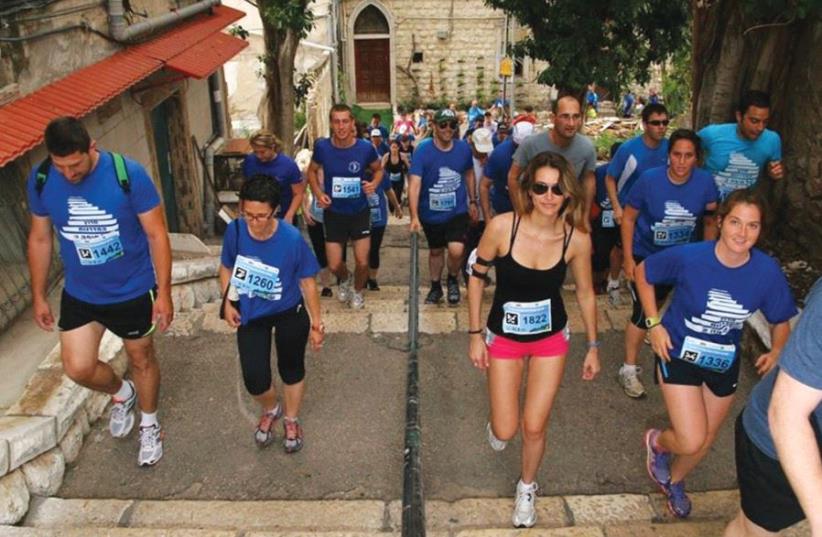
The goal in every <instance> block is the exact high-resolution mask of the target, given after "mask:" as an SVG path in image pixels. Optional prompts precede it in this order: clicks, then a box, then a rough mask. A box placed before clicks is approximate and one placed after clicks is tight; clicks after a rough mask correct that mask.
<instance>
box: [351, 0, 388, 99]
mask: <svg viewBox="0 0 822 537" xmlns="http://www.w3.org/2000/svg"><path fill="white" fill-rule="evenodd" d="M354 76H355V80H356V89H357V102H360V103H369V102H370V103H374V102H383V103H385V102H389V101H390V100H391V39H390V29H389V27H388V21H387V20H385V16H384V15H383V14H382V12H380V10H379V9H377V8H376V7H374V6H368V7H366V8H365V9H363V10H362V11H361V12H360V14H359V15H358V16H357V20H356V21H355V22H354Z"/></svg>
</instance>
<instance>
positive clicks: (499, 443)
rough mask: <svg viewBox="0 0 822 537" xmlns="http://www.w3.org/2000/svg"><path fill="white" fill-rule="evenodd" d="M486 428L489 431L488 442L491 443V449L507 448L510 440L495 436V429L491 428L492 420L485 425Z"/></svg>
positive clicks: (500, 449)
mask: <svg viewBox="0 0 822 537" xmlns="http://www.w3.org/2000/svg"><path fill="white" fill-rule="evenodd" d="M485 430H486V431H488V443H489V444H491V449H493V450H494V451H502V450H503V449H505V446H507V445H508V442H506V441H505V440H500V439H499V438H497V437H496V436H494V430H493V429H491V423H490V422H488V424H487V425H486V426H485Z"/></svg>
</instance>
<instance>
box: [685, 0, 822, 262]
mask: <svg viewBox="0 0 822 537" xmlns="http://www.w3.org/2000/svg"><path fill="white" fill-rule="evenodd" d="M699 3H700V4H702V3H703V2H699ZM740 4H741V2H740V1H739V0H721V1H716V2H713V3H712V5H710V7H695V12H694V41H693V46H694V73H693V75H694V102H693V124H694V126H695V128H697V129H699V128H702V127H703V126H705V125H707V124H708V123H724V122H729V121H735V117H734V111H735V108H736V104H737V102H738V99H739V96H740V95H741V94H742V93H743V92H744V91H746V90H748V89H758V90H762V91H766V92H768V93H770V96H771V121H770V125H769V127H770V128H771V129H773V130H775V131H777V132H778V133H779V134H780V135H781V137H782V155H783V163H784V165H785V168H786V174H785V177H784V179H783V180H781V181H779V182H774V181H772V180H770V179H769V178H767V177H764V176H763V178H762V179H761V183H762V190H763V192H764V193H765V195H766V197H767V198H768V199H769V201H770V202H771V205H772V211H773V214H772V215H771V216H772V223H773V224H774V227H775V229H774V230H773V231H772V232H771V233H770V234H769V239H771V240H772V241H777V243H781V244H790V245H792V246H795V247H797V248H798V249H799V250H800V251H802V252H803V254H805V255H806V256H807V257H806V260H807V261H809V262H811V263H812V264H814V265H815V266H817V267H819V266H820V265H822V249H820V248H819V247H818V245H819V244H822V137H821V136H820V134H819V126H820V125H822V117H820V116H822V60H820V55H819V54H818V51H819V50H820V47H822V23H820V21H819V20H818V19H816V18H814V17H809V18H807V19H804V20H799V21H791V22H790V23H788V24H773V25H763V26H759V27H755V26H756V25H755V23H754V22H752V21H750V20H748V19H747V17H746V16H745V15H744V13H743V12H742V10H741V6H740Z"/></svg>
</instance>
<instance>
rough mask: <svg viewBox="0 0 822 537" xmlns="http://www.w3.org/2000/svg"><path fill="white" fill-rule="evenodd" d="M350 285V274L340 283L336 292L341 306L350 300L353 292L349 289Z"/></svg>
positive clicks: (351, 280)
mask: <svg viewBox="0 0 822 537" xmlns="http://www.w3.org/2000/svg"><path fill="white" fill-rule="evenodd" d="M352 284H353V278H352V276H351V275H350V274H349V275H348V278H346V279H345V280H343V281H341V282H340V286H339V287H340V288H339V289H338V290H337V299H338V300H339V301H340V302H342V303H343V304H345V303H346V302H348V301H349V300H351V293H353V292H354V290H353V289H351V285H352Z"/></svg>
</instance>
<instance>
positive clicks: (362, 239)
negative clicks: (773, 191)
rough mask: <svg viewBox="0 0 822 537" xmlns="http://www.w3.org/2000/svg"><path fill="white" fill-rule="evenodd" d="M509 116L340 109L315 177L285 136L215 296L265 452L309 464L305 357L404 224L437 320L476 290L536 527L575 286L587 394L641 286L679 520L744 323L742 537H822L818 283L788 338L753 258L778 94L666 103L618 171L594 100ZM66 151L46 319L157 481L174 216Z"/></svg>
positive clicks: (252, 185) (653, 452) (50, 204)
mask: <svg viewBox="0 0 822 537" xmlns="http://www.w3.org/2000/svg"><path fill="white" fill-rule="evenodd" d="M503 110H504V103H494V106H493V107H492V109H491V110H489V111H485V110H483V109H482V108H480V106H479V103H476V102H474V103H472V106H471V107H470V108H469V109H468V110H467V114H466V113H465V112H460V111H457V110H455V109H454V108H444V109H441V110H438V111H435V112H430V113H423V114H421V115H420V117H419V118H418V119H414V118H413V117H412V116H411V115H409V114H407V113H400V114H398V116H397V118H396V120H395V121H394V124H393V125H391V126H390V128H389V127H387V126H385V125H383V124H382V122H381V117H380V116H379V114H374V116H373V117H372V119H371V123H370V124H360V125H358V123H357V122H356V120H355V117H354V114H353V113H352V110H351V109H350V108H349V107H348V106H347V105H343V104H338V105H335V106H333V107H332V108H331V111H330V126H331V133H330V136H329V137H328V138H323V139H320V140H318V141H317V142H316V143H315V145H314V148H313V152H312V156H311V161H310V164H309V165H308V167H307V169H306V170H305V173H304V174H303V173H301V171H300V169H299V168H298V167H297V165H296V164H295V162H294V161H293V160H292V159H291V158H290V157H289V156H288V155H285V154H283V153H282V152H281V143H280V141H279V140H278V139H277V137H276V136H274V135H273V134H272V133H270V132H266V131H261V132H258V133H255V134H254V135H253V136H252V137H251V138H250V140H249V141H250V144H251V147H252V150H253V152H252V153H251V154H249V155H248V156H247V157H246V160H245V162H244V165H243V172H244V175H245V176H246V180H245V182H244V183H243V185H242V188H241V189H240V192H239V199H240V203H239V209H240V217H239V218H237V219H236V220H234V221H233V222H231V223H230V224H229V225H228V228H227V229H226V231H225V235H224V239H223V248H222V255H221V265H220V271H219V277H220V283H221V285H222V288H223V289H224V298H223V304H222V306H221V310H220V313H221V317H222V318H223V319H224V320H225V322H226V323H228V324H229V325H230V326H231V327H234V328H236V334H237V335H236V337H237V347H238V351H239V357H240V364H241V369H242V376H243V380H244V383H245V386H246V389H247V390H248V392H249V393H250V394H251V395H252V396H253V397H254V399H255V400H256V401H257V402H258V403H259V405H260V420H259V423H258V425H257V427H256V429H255V431H254V439H255V441H256V442H257V444H258V445H260V446H261V447H263V446H267V445H269V444H270V443H271V442H272V441H273V439H274V436H275V426H276V424H277V422H278V421H280V420H282V424H283V446H284V449H285V451H286V452H288V453H293V452H296V451H299V450H300V449H301V448H302V447H303V442H304V437H303V429H302V424H301V422H300V418H299V413H300V405H301V402H302V398H303V394H304V390H305V351H306V347H307V346H308V345H310V346H311V347H312V348H313V349H315V350H317V349H320V348H321V347H322V346H323V343H324V339H325V329H324V325H323V322H322V318H321V307H320V303H321V297H333V296H334V295H336V298H337V299H338V300H339V301H341V302H343V303H346V304H348V305H349V306H350V307H351V308H353V309H361V308H367V307H368V306H367V303H366V302H367V301H366V297H367V296H368V294H369V293H373V292H378V291H379V289H380V286H379V281H378V277H379V274H378V270H379V268H380V247H381V243H382V238H383V235H384V232H385V228H386V225H387V223H388V220H389V212H391V213H393V214H394V216H395V217H396V218H400V219H403V218H405V217H406V215H407V217H408V226H409V228H410V230H411V231H412V232H421V233H422V234H424V236H425V239H426V241H427V244H428V268H429V270H428V274H429V283H428V284H427V285H426V287H427V293H426V296H425V302H426V303H428V304H440V303H443V302H446V303H447V304H448V305H450V306H454V305H458V304H459V303H460V302H461V301H462V299H463V290H462V287H463V286H467V292H466V296H467V302H468V312H469V324H470V326H469V330H468V337H469V348H468V356H469V359H470V360H471V362H472V364H473V365H474V366H475V367H476V368H477V369H478V370H480V371H482V372H483V373H484V374H485V375H486V378H487V388H488V399H489V416H488V424H487V427H486V430H485V433H484V434H485V435H486V436H487V439H488V442H489V444H490V446H491V448H493V449H494V450H497V451H499V450H502V449H505V447H506V444H507V442H508V441H509V440H511V439H512V438H513V437H514V436H515V435H516V434H517V433H520V434H521V440H522V448H521V449H522V452H521V467H520V470H519V476H520V478H519V481H518V483H517V486H516V492H515V502H514V510H513V515H512V522H513V524H514V526H516V527H530V526H533V525H534V524H535V523H536V507H535V502H536V497H537V491H538V485H537V483H536V477H537V474H538V471H539V467H540V464H541V463H542V460H543V455H544V451H545V445H546V431H547V429H548V425H549V420H550V416H551V410H552V407H553V404H554V402H555V399H556V395H557V392H558V390H559V386H560V381H561V379H562V374H563V370H564V367H565V361H566V357H567V354H568V350H569V341H570V333H569V330H568V316H567V313H566V311H565V306H564V303H563V300H564V298H563V293H562V290H563V286H564V285H566V284H567V280H568V281H573V283H574V289H575V294H576V299H577V301H578V302H579V305H580V310H581V313H582V319H583V322H584V325H585V344H584V347H585V349H586V350H585V357H584V361H583V367H582V372H581V378H582V380H584V381H590V380H592V379H594V378H595V377H596V376H597V375H598V373H599V372H600V370H601V368H602V364H601V357H600V353H599V348H600V341H599V338H598V333H597V326H596V318H597V312H596V309H597V301H596V295H597V294H607V295H608V297H609V299H610V300H611V301H612V302H619V301H620V300H621V294H620V293H619V289H620V287H621V279H623V278H624V280H626V281H627V283H628V286H629V288H630V296H631V300H632V302H633V312H632V315H631V318H630V321H629V322H628V324H627V326H626V329H625V354H624V360H623V363H622V364H621V365H620V366H619V368H618V371H617V370H616V368H615V370H614V376H615V377H616V378H617V379H618V382H619V383H620V385H621V386H622V389H623V390H624V392H625V394H626V395H627V396H629V397H632V398H641V397H643V396H644V395H645V393H646V389H645V386H644V384H643V382H642V378H641V366H640V365H639V362H640V358H639V357H640V350H641V348H642V345H643V339H645V340H646V343H648V344H649V345H650V347H651V348H652V350H653V354H654V362H653V366H652V369H653V375H652V376H653V379H654V381H655V382H656V383H657V384H658V385H659V389H660V390H661V393H662V397H663V400H664V402H665V406H666V409H667V412H668V417H669V422H670V426H669V427H668V428H667V429H665V430H657V429H651V430H648V431H647V432H646V433H645V437H644V442H645V447H646V455H647V456H646V461H647V463H646V466H647V471H648V474H649V476H650V477H651V479H652V480H653V481H654V482H655V483H656V485H658V486H659V488H660V489H661V491H662V492H663V494H664V495H665V496H666V500H667V505H668V508H669V510H670V511H671V513H672V514H673V515H674V516H676V517H679V518H685V517H688V516H689V514H690V512H691V501H690V499H689V498H688V495H687V493H686V490H685V478H686V477H687V475H688V474H689V473H690V472H691V471H692V470H693V469H694V468H695V467H696V466H697V465H698V464H699V462H700V461H701V460H702V459H703V458H704V457H706V456H708V454H709V452H710V449H711V446H712V444H713V442H714V440H715V439H716V436H717V433H718V432H719V430H720V429H721V428H722V426H723V424H724V422H725V421H726V418H727V416H728V413H729V411H730V408H731V403H732V401H733V399H734V394H735V391H736V387H737V381H738V377H739V372H740V361H741V357H740V353H739V346H740V338H741V334H742V328H743V324H744V322H745V320H746V319H747V318H748V317H750V316H751V315H752V314H753V313H754V312H756V311H757V310H759V311H761V312H762V313H763V314H764V316H765V318H766V319H767V321H768V322H769V323H770V325H771V349H770V350H769V351H768V352H767V353H765V354H763V355H762V356H759V357H755V359H754V364H755V367H756V370H757V372H758V373H759V375H761V376H763V379H762V380H761V381H760V382H759V383H758V384H757V386H756V387H755V389H754V391H753V393H752V395H751V398H750V400H749V403H748V405H747V406H746V408H745V410H744V411H743V412H742V413H741V414H740V417H739V418H738V419H737V422H736V462H737V471H738V477H739V485H740V493H741V504H742V505H741V510H740V513H739V515H738V517H737V518H736V519H734V520H733V521H732V522H731V523H730V524H729V525H728V527H727V529H726V532H725V535H727V536H737V535H768V534H772V532H778V531H779V530H781V529H783V528H785V527H787V526H790V525H792V524H793V523H795V522H797V521H799V520H801V519H803V518H805V517H806V516H807V517H808V518H809V520H810V523H811V528H812V531H813V535H814V536H819V535H822V462H820V452H819V451H820V450H819V447H820V446H822V434H820V431H822V406H820V403H821V402H822V337H820V335H819V330H818V329H816V328H817V327H818V326H819V322H820V321H822V283H819V282H818V283H817V285H816V286H814V288H813V289H812V290H811V293H810V295H809V296H808V298H807V301H806V309H805V311H804V313H803V316H802V318H801V320H800V321H799V323H798V325H797V327H796V329H795V330H794V333H793V334H792V335H791V329H790V324H789V321H790V319H791V318H792V317H794V316H795V315H796V313H797V308H796V306H795V302H794V297H793V296H792V294H791V291H790V289H789V287H788V285H787V281H786V278H785V276H784V274H783V273H782V271H781V268H780V266H779V263H778V262H777V261H776V260H775V259H773V258H771V257H770V256H768V255H767V254H765V253H764V252H763V251H761V250H759V249H757V248H756V244H757V241H758V240H759V238H760V237H761V236H762V233H763V232H764V230H765V229H766V226H767V225H768V222H769V216H770V215H769V213H768V207H767V203H765V202H764V201H763V199H762V196H761V194H760V191H761V188H758V186H757V183H758V182H759V181H760V180H764V179H761V177H760V176H767V177H769V178H770V180H780V179H782V178H783V176H784V174H785V172H784V169H783V166H782V164H781V159H782V155H781V145H780V139H779V136H778V135H777V134H776V133H775V132H773V131H771V130H768V129H767V128H766V127H767V123H768V118H769V115H770V103H769V100H768V96H767V95H766V94H764V93H762V92H758V91H749V92H747V93H745V94H744V95H743V96H741V98H740V101H739V106H738V109H737V112H736V122H733V123H727V124H721V125H709V126H707V127H705V128H703V129H702V130H700V131H699V132H694V131H692V130H689V129H675V130H673V132H671V133H670V136H668V131H669V121H670V118H669V114H668V111H667V110H666V108H665V106H664V105H662V104H661V103H659V102H656V103H651V104H648V105H647V106H645V107H644V108H643V109H642V112H641V123H642V132H641V134H640V135H639V136H637V137H636V138H633V139H631V140H628V141H627V142H625V143H623V144H622V145H620V146H618V147H614V148H612V151H611V156H612V158H611V160H610V162H608V163H605V164H602V165H600V166H597V157H596V153H595V149H594V144H593V143H592V141H591V140H590V139H589V138H588V137H586V136H584V135H583V134H581V133H580V129H581V126H582V122H583V117H584V116H583V113H584V107H583V103H582V102H581V100H580V99H579V98H578V97H577V96H574V95H560V96H559V98H558V99H556V100H555V101H554V102H553V103H552V107H551V113H552V123H551V125H550V127H549V128H547V129H546V130H539V129H537V128H536V127H537V125H536V123H537V118H536V116H535V115H534V113H533V109H531V108H528V109H526V110H524V111H523V112H522V113H521V114H518V115H516V116H515V117H513V118H507V117H506V116H504V114H502V113H501V112H502V111H503ZM463 116H467V117H463ZM466 127H467V128H466ZM461 134H463V137H461V136H460V135H461ZM45 140H46V146H47V149H48V153H49V155H50V156H49V158H48V159H47V160H46V161H44V162H42V163H40V164H38V165H37V166H35V168H34V169H33V170H32V172H31V175H30V178H29V181H28V199H29V207H30V210H31V213H32V227H31V233H30V236H29V246H28V247H29V266H30V270H31V282H32V283H31V285H32V291H33V304H34V313H35V321H36V322H37V324H38V325H39V326H40V327H42V328H44V329H46V330H53V329H54V326H55V324H57V326H58V327H59V329H60V341H61V348H62V350H61V356H62V360H63V366H64V370H65V372H66V374H67V375H68V376H69V377H70V378H71V379H73V380H74V381H75V382H77V383H79V384H81V385H83V386H86V387H88V388H90V389H93V390H97V391H101V392H106V393H108V394H110V395H111V396H112V399H113V402H114V404H113V406H112V410H111V415H110V424H109V428H110V431H111V434H112V436H114V437H118V438H120V437H125V436H127V435H128V434H129V433H130V431H131V429H132V428H133V425H134V423H135V422H136V418H135V408H139V411H140V421H139V431H140V433H139V440H140V442H139V443H140V447H139V452H138V462H139V464H140V465H145V466H150V465H153V464H155V463H156V462H158V461H159V460H160V458H161V457H162V453H163V451H162V450H163V430H162V428H161V426H160V423H159V421H158V419H157V400H158V389H159V382H160V371H159V367H158V362H157V360H156V357H155V355H154V349H153V345H152V333H153V331H154V330H155V328H156V329H159V330H165V329H166V328H167V327H168V325H169V323H171V321H172V317H173V307H172V303H171V292H170V290H171V252H170V246H169V239H168V235H167V233H166V227H165V223H164V218H163V213H162V209H161V206H160V199H159V196H158V194H157V191H156V188H155V187H154V184H153V182H152V181H151V179H150V178H149V176H148V174H147V173H146V171H145V170H144V169H143V167H142V166H140V165H139V164H138V163H136V162H135V161H133V160H131V159H129V158H126V157H123V156H121V155H119V154H117V153H108V152H105V151H102V150H101V149H99V148H97V146H96V144H95V142H94V140H92V139H90V137H89V135H88V133H87V131H86V129H85V128H84V126H83V124H82V123H81V122H80V121H79V120H76V119H73V118H59V119H56V120H54V121H52V122H51V123H50V124H49V126H48V128H47V129H46V132H45ZM303 226H304V227H305V231H306V233H307V235H308V237H309V238H310V243H311V247H309V245H308V243H307V242H306V241H305V240H304V238H303V236H302V234H301V228H302V227H303ZM54 231H56V232H57V238H58V242H59V245H60V253H61V256H62V260H63V265H64V270H65V288H64V291H63V295H62V299H61V304H60V314H59V321H57V322H56V321H55V316H54V314H53V313H52V311H51V310H50V307H49V305H48V302H47V301H46V280H47V274H48V270H49V262H50V259H51V250H52V240H53V235H54ZM349 244H350V245H351V252H352V254H353V267H352V268H349V263H348V262H347V261H349V260H347V255H346V252H347V249H348V245H349ZM312 250H313V251H312ZM569 268H570V271H571V278H570V279H569V278H567V272H568V269H569ZM443 272H445V282H444V285H443ZM489 286H493V301H492V303H491V305H490V309H489V311H488V312H486V313H484V312H483V311H482V309H483V301H482V296H483V293H484V290H485V288H486V287H489ZM335 287H336V291H335ZM666 299H667V301H666ZM422 315H425V311H423V313H422ZM106 328H108V329H109V330H111V331H112V332H113V333H115V334H116V335H118V336H119V337H121V338H123V340H124V344H125V349H126V352H127V354H128V357H129V365H130V380H124V379H121V378H119V377H118V376H117V375H116V374H115V373H114V371H113V370H112V369H111V367H110V366H109V365H107V364H106V363H103V362H101V361H99V360H98V350H97V349H98V345H99V343H100V340H101V338H102V335H103V332H104V330H105V329H106ZM272 332H273V340H274V345H275V348H276V360H277V370H278V373H279V375H280V377H281V380H282V383H283V389H282V391H283V393H282V396H280V395H279V394H278V391H277V388H276V387H275V385H276V383H275V381H274V378H273V374H272V368H271V350H272V349H271V346H272ZM526 372H527V375H524V373H526ZM524 378H526V379H527V385H526V386H525V387H524V397H523V398H522V399H520V393H521V389H522V384H523V382H524Z"/></svg>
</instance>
